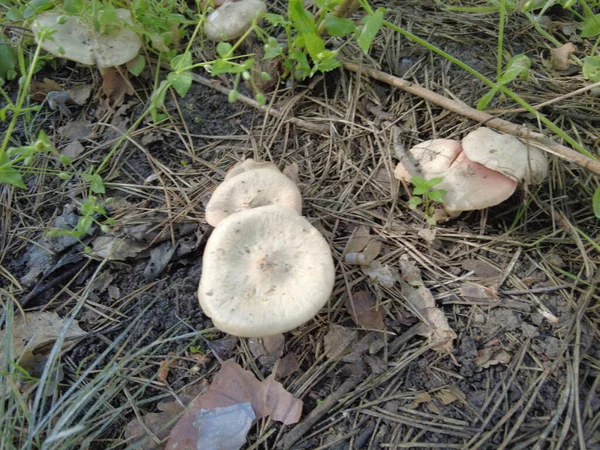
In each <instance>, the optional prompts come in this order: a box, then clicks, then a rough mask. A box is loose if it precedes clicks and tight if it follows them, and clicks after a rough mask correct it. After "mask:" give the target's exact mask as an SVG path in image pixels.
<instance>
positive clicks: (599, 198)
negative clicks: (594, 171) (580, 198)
mask: <svg viewBox="0 0 600 450" xmlns="http://www.w3.org/2000/svg"><path fill="white" fill-rule="evenodd" d="M592 207H593V209H594V215H595V216H596V218H598V219H600V186H598V187H597V188H596V190H595V191H594V196H593V197H592Z"/></svg>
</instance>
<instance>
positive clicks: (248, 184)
mask: <svg viewBox="0 0 600 450" xmlns="http://www.w3.org/2000/svg"><path fill="white" fill-rule="evenodd" d="M266 205H279V206H283V207H285V208H288V209H291V210H293V211H295V212H296V213H298V214H300V213H301V212H302V196H301V195H300V191H299V190H298V187H297V186H296V185H295V184H294V182H293V181H292V180H290V179H289V178H288V177H286V176H285V175H284V174H282V173H281V172H279V171H275V170H273V169H272V168H269V167H265V168H262V169H255V170H249V171H246V172H242V173H240V174H239V175H236V176H234V177H231V178H230V179H228V180H226V181H223V183H221V184H220V185H219V186H218V187H217V189H215V192H214V193H213V195H212V197H211V198H210V200H209V202H208V204H207V205H206V211H205V213H206V221H207V222H208V223H209V224H210V225H212V226H213V227H216V226H217V225H218V224H219V223H220V222H221V221H222V220H223V219H225V217H227V216H229V215H231V214H235V213H238V212H240V211H244V210H246V209H252V208H258V207H260V206H266Z"/></svg>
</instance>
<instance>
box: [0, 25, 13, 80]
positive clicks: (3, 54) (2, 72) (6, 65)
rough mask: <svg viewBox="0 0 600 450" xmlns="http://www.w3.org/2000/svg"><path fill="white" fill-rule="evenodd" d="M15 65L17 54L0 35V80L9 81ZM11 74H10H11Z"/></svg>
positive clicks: (9, 43)
mask: <svg viewBox="0 0 600 450" xmlns="http://www.w3.org/2000/svg"><path fill="white" fill-rule="evenodd" d="M16 64H17V52H16V51H15V49H14V47H13V46H12V45H11V42H10V41H9V40H8V39H6V38H5V37H4V36H1V35H0V78H2V79H4V80H10V79H12V78H13V77H10V76H9V75H11V74H12V73H14V69H15V67H16ZM11 72H12V73H11Z"/></svg>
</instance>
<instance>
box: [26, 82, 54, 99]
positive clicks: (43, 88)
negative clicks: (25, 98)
mask: <svg viewBox="0 0 600 450" xmlns="http://www.w3.org/2000/svg"><path fill="white" fill-rule="evenodd" d="M61 90H62V87H61V86H60V85H59V84H58V83H57V82H56V81H54V80H51V79H50V78H44V79H43V80H42V81H38V80H31V87H30V89H29V92H30V94H29V95H30V97H31V100H33V101H36V102H43V101H44V100H45V99H46V95H48V93H49V92H52V91H61Z"/></svg>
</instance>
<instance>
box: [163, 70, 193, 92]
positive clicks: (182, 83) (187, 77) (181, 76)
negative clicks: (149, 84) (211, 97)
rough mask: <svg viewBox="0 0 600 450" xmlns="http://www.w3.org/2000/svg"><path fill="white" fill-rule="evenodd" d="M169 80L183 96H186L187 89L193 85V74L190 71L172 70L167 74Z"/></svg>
mask: <svg viewBox="0 0 600 450" xmlns="http://www.w3.org/2000/svg"><path fill="white" fill-rule="evenodd" d="M167 80H169V81H170V82H171V85H172V86H173V88H174V89H175V90H176V91H177V93H178V94H179V95H180V96H181V97H185V94H187V91H188V90H189V89H190V87H192V74H191V73H190V72H182V73H177V72H171V73H170V74H169V75H167Z"/></svg>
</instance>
